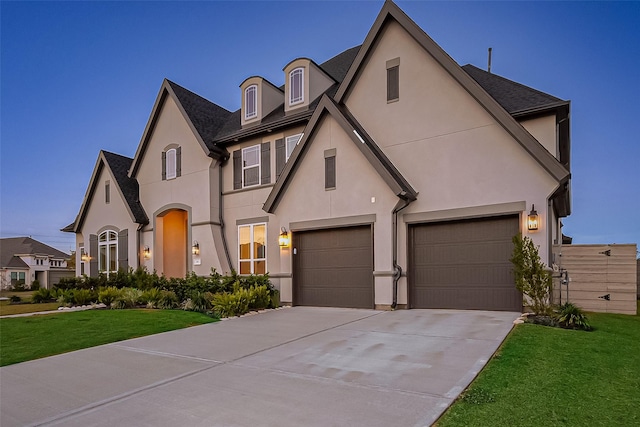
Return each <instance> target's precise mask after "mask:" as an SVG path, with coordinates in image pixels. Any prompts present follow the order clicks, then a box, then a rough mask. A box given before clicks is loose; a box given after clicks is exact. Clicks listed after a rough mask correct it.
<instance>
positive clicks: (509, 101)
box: [462, 64, 565, 114]
mask: <svg viewBox="0 0 640 427" xmlns="http://www.w3.org/2000/svg"><path fill="white" fill-rule="evenodd" d="M462 69H463V70H464V71H465V72H466V73H467V74H469V76H471V78H472V79H473V80H475V81H476V82H477V83H478V84H479V85H480V86H482V88H483V89H484V90H485V91H487V93H488V94H489V95H491V97H492V98H493V99H495V100H496V101H498V104H500V105H501V106H502V108H504V109H505V110H507V111H508V112H509V114H514V113H518V112H522V111H527V110H532V109H538V108H543V107H547V106H549V107H550V106H553V105H555V104H558V103H559V102H565V101H564V100H562V99H560V98H556V97H555V96H551V95H549V94H547V93H544V92H540V91H539V90H536V89H533V88H530V87H528V86H525V85H523V84H520V83H516V82H514V81H512V80H509V79H505V78H504V77H501V76H498V75H496V74H492V73H489V72H487V71H484V70H481V69H480V68H478V67H476V66H473V65H471V64H467V65H464V66H463V67H462Z"/></svg>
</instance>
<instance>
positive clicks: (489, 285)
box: [409, 216, 522, 311]
mask: <svg viewBox="0 0 640 427" xmlns="http://www.w3.org/2000/svg"><path fill="white" fill-rule="evenodd" d="M518 231H519V219H518V217H517V216H508V217H497V218H487V219H475V220H465V221H453V222H443V223H429V224H420V225H413V226H411V227H410V229H409V245H410V246H409V247H410V248H411V250H410V261H409V262H410V267H409V280H410V284H409V285H410V288H411V294H410V305H411V307H412V308H453V309H472V310H504V311H520V310H522V294H521V293H520V292H518V291H517V290H516V289H515V284H514V283H515V282H514V279H513V267H512V264H511V262H510V261H509V258H511V255H512V251H513V243H512V241H511V239H512V238H513V236H514V235H516V234H517V233H518Z"/></svg>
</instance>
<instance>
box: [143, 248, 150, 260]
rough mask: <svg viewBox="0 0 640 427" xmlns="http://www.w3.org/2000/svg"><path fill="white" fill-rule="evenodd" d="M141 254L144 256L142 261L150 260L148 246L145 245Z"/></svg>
mask: <svg viewBox="0 0 640 427" xmlns="http://www.w3.org/2000/svg"><path fill="white" fill-rule="evenodd" d="M142 253H143V254H144V259H149V258H151V249H149V246H146V245H145V247H144V249H143V250H142Z"/></svg>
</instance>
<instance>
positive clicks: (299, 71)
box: [289, 67, 304, 105]
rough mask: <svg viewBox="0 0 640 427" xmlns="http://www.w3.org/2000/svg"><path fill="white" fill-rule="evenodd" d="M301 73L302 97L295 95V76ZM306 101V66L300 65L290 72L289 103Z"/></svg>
mask: <svg viewBox="0 0 640 427" xmlns="http://www.w3.org/2000/svg"><path fill="white" fill-rule="evenodd" d="M294 74H296V75H297V74H300V98H296V99H294V97H293V77H294ZM303 102H304V67H298V68H294V69H293V70H291V72H290V73H289V105H297V104H302V103H303Z"/></svg>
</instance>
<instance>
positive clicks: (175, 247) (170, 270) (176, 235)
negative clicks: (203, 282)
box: [155, 209, 189, 277]
mask: <svg viewBox="0 0 640 427" xmlns="http://www.w3.org/2000/svg"><path fill="white" fill-rule="evenodd" d="M155 235H156V244H155V252H156V253H157V254H160V253H161V254H162V255H161V256H160V257H157V259H156V260H157V262H158V264H160V265H156V269H157V270H159V271H158V272H162V274H164V275H165V276H167V277H184V276H185V275H186V274H187V265H188V263H187V257H188V256H189V252H188V251H187V249H188V243H187V241H188V236H189V214H188V212H187V211H185V210H182V209H171V210H168V211H165V212H163V213H162V214H160V215H158V216H157V218H156V233H155ZM158 258H160V259H158ZM158 267H160V268H158Z"/></svg>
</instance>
